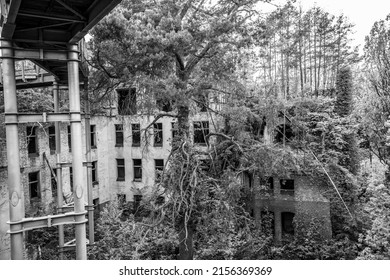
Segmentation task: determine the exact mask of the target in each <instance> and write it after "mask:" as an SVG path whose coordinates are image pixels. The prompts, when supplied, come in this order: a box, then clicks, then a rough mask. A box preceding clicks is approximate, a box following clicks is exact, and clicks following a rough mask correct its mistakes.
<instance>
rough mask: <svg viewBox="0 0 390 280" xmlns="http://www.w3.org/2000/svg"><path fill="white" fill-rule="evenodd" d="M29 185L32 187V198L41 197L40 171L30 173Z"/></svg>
mask: <svg viewBox="0 0 390 280" xmlns="http://www.w3.org/2000/svg"><path fill="white" fill-rule="evenodd" d="M28 185H29V189H30V198H31V199H33V198H40V197H41V189H40V185H39V171H38V172H32V173H28Z"/></svg>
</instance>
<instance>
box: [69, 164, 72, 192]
mask: <svg viewBox="0 0 390 280" xmlns="http://www.w3.org/2000/svg"><path fill="white" fill-rule="evenodd" d="M69 185H70V191H71V192H73V168H72V167H69Z"/></svg>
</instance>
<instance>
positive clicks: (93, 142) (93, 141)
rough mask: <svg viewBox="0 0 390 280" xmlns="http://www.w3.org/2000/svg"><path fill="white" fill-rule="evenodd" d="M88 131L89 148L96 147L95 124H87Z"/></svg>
mask: <svg viewBox="0 0 390 280" xmlns="http://www.w3.org/2000/svg"><path fill="white" fill-rule="evenodd" d="M89 133H90V136H91V138H90V141H91V142H90V144H91V149H96V148H97V137H96V125H95V124H91V125H90V126H89Z"/></svg>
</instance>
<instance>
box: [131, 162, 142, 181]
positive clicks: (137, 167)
mask: <svg viewBox="0 0 390 280" xmlns="http://www.w3.org/2000/svg"><path fill="white" fill-rule="evenodd" d="M133 171H134V181H137V182H140V181H142V159H133Z"/></svg>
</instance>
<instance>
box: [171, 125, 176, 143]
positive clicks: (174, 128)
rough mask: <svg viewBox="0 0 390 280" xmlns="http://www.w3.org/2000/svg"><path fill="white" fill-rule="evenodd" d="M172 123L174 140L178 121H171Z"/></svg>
mask: <svg viewBox="0 0 390 280" xmlns="http://www.w3.org/2000/svg"><path fill="white" fill-rule="evenodd" d="M171 125H172V140H173V139H174V138H175V137H176V135H177V123H175V122H173V123H171Z"/></svg>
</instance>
